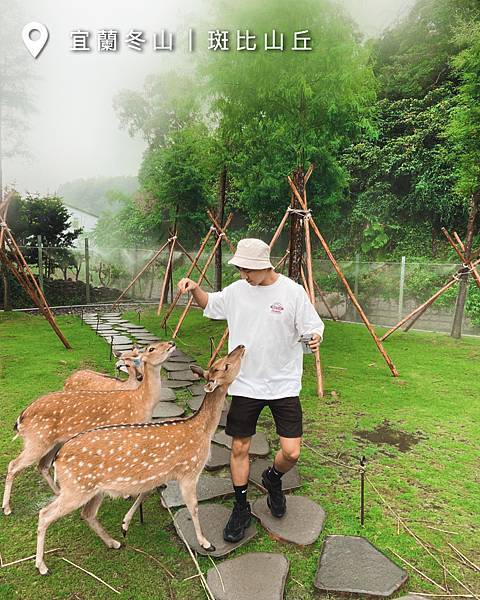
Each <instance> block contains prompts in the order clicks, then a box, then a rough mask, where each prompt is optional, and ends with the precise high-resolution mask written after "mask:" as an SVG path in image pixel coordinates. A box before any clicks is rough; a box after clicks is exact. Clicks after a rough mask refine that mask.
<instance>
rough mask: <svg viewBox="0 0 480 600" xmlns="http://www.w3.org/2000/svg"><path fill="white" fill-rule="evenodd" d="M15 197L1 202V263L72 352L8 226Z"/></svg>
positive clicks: (9, 197)
mask: <svg viewBox="0 0 480 600" xmlns="http://www.w3.org/2000/svg"><path fill="white" fill-rule="evenodd" d="M12 197H13V192H10V193H9V194H8V195H7V197H6V198H5V200H3V201H2V202H0V262H2V263H3V264H4V265H5V266H6V267H7V269H8V270H9V271H10V272H11V273H12V275H13V276H14V277H15V279H16V280H17V281H18V283H19V284H20V285H21V286H22V288H23V289H24V290H25V291H26V292H27V294H28V295H29V296H30V298H31V299H32V301H33V302H34V304H35V306H36V307H37V308H38V311H39V313H40V314H41V315H43V316H44V317H45V318H46V319H47V321H48V322H49V323H50V326H51V328H52V329H53V331H54V332H55V333H56V335H57V336H58V338H59V339H60V341H61V342H62V344H63V345H64V346H65V348H66V349H67V350H71V348H72V347H71V346H70V344H69V342H68V340H67V339H66V337H65V336H64V335H63V333H62V331H61V330H60V327H59V326H58V324H57V322H56V321H55V317H54V316H53V313H52V311H51V310H50V306H49V305H48V302H47V300H46V298H45V296H44V294H43V291H42V289H41V287H40V286H39V285H38V282H37V280H36V279H35V277H34V275H33V273H32V271H31V269H30V267H29V266H28V264H27V261H26V260H25V257H24V256H23V254H22V251H21V250H20V248H19V247H18V245H17V242H16V241H15V238H14V236H13V234H12V232H11V231H10V228H9V227H8V224H7V212H8V205H9V204H10V201H11V199H12Z"/></svg>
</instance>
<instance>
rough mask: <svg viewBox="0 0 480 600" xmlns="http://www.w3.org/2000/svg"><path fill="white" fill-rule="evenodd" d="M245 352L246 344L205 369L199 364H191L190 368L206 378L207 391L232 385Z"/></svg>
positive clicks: (205, 388)
mask: <svg viewBox="0 0 480 600" xmlns="http://www.w3.org/2000/svg"><path fill="white" fill-rule="evenodd" d="M244 354H245V346H237V347H236V348H235V349H234V350H232V351H231V352H230V353H229V354H227V356H225V357H224V358H219V359H218V360H216V361H215V362H214V363H213V365H212V366H211V367H210V368H209V369H208V371H204V370H203V369H202V368H201V367H198V366H197V365H190V369H191V370H192V371H193V372H194V373H196V374H197V375H200V377H203V379H205V380H206V382H207V383H206V385H205V387H204V388H203V389H204V390H205V391H206V392H207V393H209V392H213V391H214V390H215V389H217V387H219V386H220V385H230V384H231V383H232V382H233V380H234V379H235V377H236V376H237V375H238V372H239V371H240V366H241V364H242V358H243V355H244Z"/></svg>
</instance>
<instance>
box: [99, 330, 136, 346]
mask: <svg viewBox="0 0 480 600" xmlns="http://www.w3.org/2000/svg"><path fill="white" fill-rule="evenodd" d="M103 337H105V338H106V340H107V341H108V343H110V340H111V338H112V337H113V345H114V346H117V345H118V344H132V340H131V339H130V338H129V337H127V336H126V335H118V334H117V333H115V335H107V336H103Z"/></svg>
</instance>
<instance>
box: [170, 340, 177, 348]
mask: <svg viewBox="0 0 480 600" xmlns="http://www.w3.org/2000/svg"><path fill="white" fill-rule="evenodd" d="M168 343H169V344H170V346H171V347H172V348H175V347H176V344H175V342H174V341H173V340H170V341H169V342H168Z"/></svg>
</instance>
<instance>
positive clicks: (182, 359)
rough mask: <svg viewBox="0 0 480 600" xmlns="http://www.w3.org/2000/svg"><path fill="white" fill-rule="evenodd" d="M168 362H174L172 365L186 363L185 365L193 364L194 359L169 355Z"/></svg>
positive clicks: (180, 355)
mask: <svg viewBox="0 0 480 600" xmlns="http://www.w3.org/2000/svg"><path fill="white" fill-rule="evenodd" d="M168 362H174V363H187V364H192V365H193V364H194V362H195V361H194V359H193V358H190V356H187V355H186V354H175V353H173V354H171V355H170V356H169V357H168ZM183 368H184V369H185V368H186V367H183Z"/></svg>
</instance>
